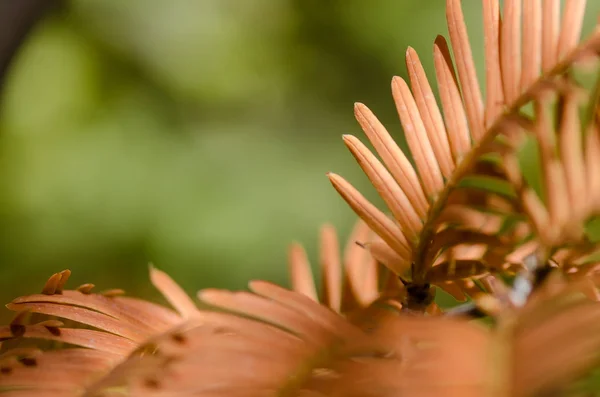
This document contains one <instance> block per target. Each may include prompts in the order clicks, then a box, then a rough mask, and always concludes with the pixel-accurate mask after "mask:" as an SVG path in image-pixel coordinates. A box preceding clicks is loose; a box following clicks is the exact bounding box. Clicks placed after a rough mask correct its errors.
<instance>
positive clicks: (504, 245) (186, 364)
mask: <svg viewBox="0 0 600 397" xmlns="http://www.w3.org/2000/svg"><path fill="white" fill-rule="evenodd" d="M481 1H482V4H483V20H484V23H483V26H484V35H485V37H484V39H485V40H484V42H485V80H484V81H479V80H478V78H477V75H476V71H475V66H474V65H475V61H474V60H473V58H472V56H471V47H470V43H469V39H468V35H467V28H466V26H465V24H464V19H463V14H462V8H461V2H460V0H447V2H446V3H447V7H446V18H447V22H448V31H449V42H447V41H446V39H445V38H444V37H442V36H438V37H437V38H436V39H435V42H434V46H433V58H434V65H435V78H436V81H435V84H434V82H431V81H429V80H428V79H427V77H426V74H425V71H424V70H423V67H422V65H421V63H420V61H419V56H418V55H417V53H416V52H415V51H414V50H413V49H412V48H409V49H408V50H407V52H406V66H407V69H408V76H409V78H408V81H405V80H404V79H402V78H400V77H394V78H393V79H392V96H393V100H394V102H395V104H396V108H397V110H398V115H399V117H400V121H401V123H402V126H403V129H404V133H405V136H406V140H407V143H408V147H409V149H410V153H404V152H403V151H402V150H401V149H400V148H399V146H398V145H397V144H396V143H395V141H394V139H393V138H392V137H391V136H390V134H389V133H388V131H387V130H386V129H385V127H384V126H383V125H382V124H381V123H380V122H379V121H378V119H377V118H376V116H375V115H374V114H373V113H372V112H371V111H370V110H369V109H368V108H367V106H365V105H363V104H360V103H357V104H355V107H354V113H355V116H356V119H357V120H358V123H359V124H360V126H361V127H362V129H363V131H364V133H365V135H366V138H367V139H368V141H369V142H370V144H371V145H372V147H373V148H374V151H372V150H370V149H369V148H368V147H367V146H366V145H365V143H363V142H362V141H361V139H359V138H357V137H355V136H352V135H346V136H344V137H343V141H344V143H345V144H346V146H347V147H348V149H349V150H350V152H351V153H352V155H353V156H354V157H355V159H356V161H357V162H358V165H359V166H360V167H361V168H362V169H363V171H364V172H365V174H366V175H367V176H368V178H369V179H370V181H371V182H372V184H373V187H374V188H375V189H376V190H377V192H378V193H379V195H380V196H381V198H382V199H383V202H384V203H385V205H386V207H387V208H385V209H380V208H377V207H376V206H375V205H373V204H372V203H370V202H369V201H368V200H366V199H365V198H364V196H363V195H362V194H361V193H360V192H359V191H358V190H356V189H355V188H354V187H353V186H352V185H351V184H350V183H349V182H348V181H346V180H345V179H344V178H343V177H341V176H339V175H337V174H334V173H330V174H328V176H329V179H330V180H331V183H332V184H333V186H334V188H335V189H336V190H337V191H338V192H339V193H340V195H341V196H342V198H343V199H344V200H345V201H346V202H347V203H348V205H349V206H350V207H351V208H352V210H354V212H356V214H357V215H358V217H359V218H360V219H359V221H358V222H357V224H356V226H355V229H354V230H353V232H352V234H351V236H350V238H349V240H348V242H347V244H346V245H345V248H344V249H341V247H340V243H339V241H338V237H337V233H336V231H335V229H334V228H333V227H332V226H330V225H326V226H324V227H323V228H322V229H321V234H320V239H321V255H320V267H319V269H320V272H321V275H320V279H321V286H317V285H316V284H315V281H314V278H313V274H312V267H311V265H310V263H309V261H308V258H307V255H306V253H305V251H304V249H303V248H302V246H301V245H299V244H297V243H294V244H293V245H292V246H291V247H290V250H289V269H290V276H291V284H292V289H291V290H290V289H286V288H283V287H280V286H276V285H273V284H271V283H268V282H264V281H253V282H251V283H250V284H249V291H240V292H232V291H227V290H217V289H207V290H202V291H200V292H199V293H198V298H199V300H200V301H201V302H203V303H204V304H203V305H202V306H201V307H198V306H197V305H196V304H195V302H194V301H193V300H192V299H191V298H190V297H189V296H188V295H187V294H186V293H185V292H184V291H182V290H181V288H180V287H179V286H178V285H177V284H176V283H175V282H174V281H173V280H171V279H170V278H169V277H168V276H167V275H166V274H165V273H163V272H161V271H160V270H157V269H155V268H151V269H150V278H151V281H152V283H153V284H154V286H155V287H156V288H157V289H159V290H160V292H161V293H162V294H163V295H164V296H165V298H166V299H167V300H168V302H169V303H170V306H171V308H167V307H164V306H161V305H157V304H154V303H151V302H147V301H144V300H140V299H135V298H130V297H126V296H124V295H123V291H121V290H109V291H104V292H101V293H95V292H93V287H94V286H93V285H92V284H85V285H82V286H80V287H78V288H76V289H75V290H68V289H65V286H66V283H67V280H68V278H69V275H70V272H69V271H68V270H65V271H62V272H60V273H56V274H54V275H53V276H52V277H50V279H49V280H48V282H47V283H46V284H45V286H44V288H43V290H42V292H41V294H35V295H29V296H24V297H20V298H17V299H15V300H13V301H12V302H11V303H9V304H8V305H7V307H8V309H9V310H12V311H14V312H15V317H14V320H13V321H12V322H11V324H8V325H6V326H4V327H0V340H1V341H2V342H1V343H2V346H1V349H0V396H7V397H8V396H15V397H16V396H49V397H55V396H56V397H59V396H60V397H63V396H65V397H67V396H96V397H99V396H104V397H108V396H156V397H158V396H160V397H167V396H240V397H241V396H315V397H316V396H340V397H341V396H417V397H418V396H433V395H440V396H473V397H479V396H498V397H501V396H517V397H521V396H522V397H527V396H559V395H573V396H584V395H590V394H585V393H589V390H586V387H587V386H586V376H588V375H589V374H590V373H592V372H593V371H594V370H595V369H597V368H598V367H600V305H599V303H598V301H599V297H600V295H599V294H598V284H599V283H600V272H599V271H598V269H600V255H599V253H600V249H599V246H598V244H597V243H596V242H595V241H594V240H593V239H592V238H591V237H590V235H589V222H590V221H591V220H593V219H594V218H595V217H596V216H598V215H600V104H599V103H600V102H599V101H600V75H599V74H598V72H599V71H600V68H599V60H598V57H599V56H600V28H598V27H596V28H595V29H594V31H593V32H592V34H591V35H590V36H589V37H587V38H584V39H582V40H580V36H581V28H582V23H583V17H584V14H585V6H586V3H585V1H583V0H566V1H565V2H563V3H561V2H560V1H559V0H525V1H520V0H505V1H504V2H503V4H502V9H501V5H500V3H499V1H497V0H481ZM465 3H466V2H465ZM588 77H591V78H592V79H594V80H596V83H595V85H594V86H593V87H588V86H589V85H590V84H587V85H586V84H584V83H583V82H584V81H587V80H589V79H587V78H588ZM436 86H437V94H438V97H439V103H438V101H437V100H436V95H435V93H434V89H433V87H436ZM527 147H529V148H531V147H535V148H536V149H537V150H536V151H529V155H530V156H531V155H536V156H538V160H539V161H538V162H539V165H540V167H539V176H540V181H541V182H540V183H539V184H536V183H534V181H532V180H531V177H528V176H527V175H526V174H525V173H524V168H523V166H522V162H521V160H520V159H521V157H522V154H523V150H524V148H527ZM532 153H534V154H532ZM413 164H414V166H413ZM537 185H539V186H541V188H536V186H537ZM438 289H441V290H443V291H445V292H447V293H449V294H450V295H452V296H453V297H454V298H455V299H456V300H457V301H459V302H465V303H462V304H459V305H458V306H455V307H453V308H450V309H443V308H440V307H439V306H438V305H437V304H436V300H435V293H436V291H437V290H438Z"/></svg>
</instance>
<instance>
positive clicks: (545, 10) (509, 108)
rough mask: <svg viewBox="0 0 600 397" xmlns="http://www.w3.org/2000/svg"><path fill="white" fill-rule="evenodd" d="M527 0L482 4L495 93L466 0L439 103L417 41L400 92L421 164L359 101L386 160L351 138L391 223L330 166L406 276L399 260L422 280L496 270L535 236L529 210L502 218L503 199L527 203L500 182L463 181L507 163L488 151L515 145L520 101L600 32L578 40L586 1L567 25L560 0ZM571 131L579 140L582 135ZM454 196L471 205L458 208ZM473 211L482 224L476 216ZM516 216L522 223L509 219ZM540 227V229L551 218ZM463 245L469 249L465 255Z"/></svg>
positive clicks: (441, 74)
mask: <svg viewBox="0 0 600 397" xmlns="http://www.w3.org/2000/svg"><path fill="white" fill-rule="evenodd" d="M525 3H526V4H525V6H524V7H523V5H522V3H521V2H520V1H513V0H507V1H505V2H504V9H503V10H502V11H503V16H501V12H500V5H499V2H497V1H483V17H484V35H485V49H486V52H485V65H486V68H485V70H486V78H485V85H486V94H485V99H484V98H483V95H482V93H481V90H480V87H479V82H478V80H477V76H476V72H475V66H474V60H473V58H472V56H471V48H470V44H469V40H468V37H467V29H466V26H465V24H464V19H463V14H462V8H461V2H460V0H448V1H447V3H446V5H447V11H446V18H447V22H448V30H449V33H450V42H451V44H452V50H450V49H449V47H448V45H447V43H446V41H445V39H444V38H443V37H441V36H438V38H437V39H436V40H435V44H434V61H435V72H436V77H437V82H438V88H439V94H440V100H441V108H440V107H438V105H437V104H436V101H435V100H434V95H433V91H432V89H431V85H430V83H429V82H428V81H427V79H426V76H425V73H424V71H423V67H422V65H421V63H420V61H419V58H418V56H417V54H416V52H415V51H414V50H413V49H412V48H409V49H408V50H407V54H406V63H407V69H408V73H409V80H410V87H409V84H408V83H407V82H406V81H404V79H402V78H400V77H394V78H393V80H392V94H393V97H394V101H395V103H396V109H397V111H398V114H399V116H400V121H401V123H402V126H403V129H404V133H405V136H406V140H407V142H408V146H409V148H410V152H411V154H412V157H413V159H414V162H415V167H414V168H413V167H412V165H411V163H410V161H409V160H408V158H407V156H406V155H405V154H404V153H403V152H402V151H401V149H400V148H399V147H398V145H397V144H396V143H395V142H394V140H393V139H392V138H391V136H390V134H389V133H388V132H387V131H386V129H385V127H384V126H383V125H382V124H381V123H380V122H379V121H378V120H377V118H376V117H375V116H374V115H373V113H372V112H371V111H370V110H369V109H368V108H367V107H366V106H365V105H362V104H356V105H355V115H356V118H357V120H358V122H359V124H360V125H361V127H362V129H363V131H364V132H365V134H366V135H367V138H368V139H369V141H370V142H371V144H372V145H373V147H374V148H375V150H376V152H377V154H378V155H379V156H380V158H381V162H380V161H379V160H378V159H377V158H376V157H375V156H374V155H373V154H372V153H371V152H370V151H369V150H368V149H367V148H366V146H364V145H363V144H362V143H361V142H360V141H359V140H358V139H357V138H355V137H353V136H348V135H346V136H344V142H345V143H346V146H348V148H349V149H350V151H351V152H352V154H353V155H354V157H355V158H356V160H357V161H358V163H359V165H360V166H361V168H362V169H363V171H364V172H365V173H366V174H367V176H368V177H369V179H370V180H371V182H372V183H373V185H374V187H375V188H376V189H377V191H378V193H379V195H380V196H381V197H382V198H383V200H384V201H385V203H386V205H387V207H388V209H389V210H390V212H391V214H392V216H393V220H392V219H390V218H388V217H387V216H386V215H385V214H384V213H383V212H381V211H380V210H379V209H377V208H376V207H375V206H373V205H372V204H371V203H369V202H368V201H367V200H366V199H365V198H364V197H363V196H362V195H361V194H360V193H359V192H358V191H357V190H356V189H354V188H353V187H352V185H351V184H349V183H348V182H347V181H346V180H344V179H343V178H342V177H341V176H339V175H336V174H333V173H330V174H329V179H330V180H331V182H332V184H333V186H334V187H335V189H336V190H337V191H338V192H339V193H340V194H341V196H342V197H343V198H344V199H345V200H346V202H347V203H348V204H349V205H350V206H351V207H352V209H353V210H354V211H355V212H356V213H357V214H358V215H359V216H360V217H361V218H362V219H363V220H364V221H365V222H366V223H367V224H368V225H369V227H370V228H371V229H372V230H373V231H374V232H375V233H377V234H378V235H379V236H380V238H381V239H382V240H383V241H385V243H386V244H387V245H388V246H389V248H390V250H393V252H394V253H395V258H396V261H401V262H402V263H403V264H404V266H400V267H399V266H398V265H397V264H394V266H390V265H389V264H388V266H389V267H390V269H392V270H393V271H396V272H397V273H399V272H398V268H407V267H410V273H409V275H408V277H409V278H410V279H411V282H412V283H414V284H416V285H422V286H426V285H428V284H430V283H433V282H437V283H443V282H445V281H454V280H456V279H460V280H464V279H468V278H472V277H485V275H486V274H489V271H492V272H496V271H500V270H506V267H507V266H508V267H510V264H509V263H507V262H506V261H505V260H504V257H505V256H506V255H508V254H509V253H510V252H511V250H512V249H514V248H515V247H516V246H518V245H519V244H521V243H522V242H523V238H524V236H526V235H528V234H529V233H528V226H527V224H526V223H524V222H523V220H522V219H521V220H519V218H516V219H515V218H511V217H508V216H503V217H500V218H498V216H497V213H498V209H499V208H498V204H499V203H502V204H501V208H502V207H504V208H506V206H507V205H508V208H509V210H510V211H509V212H520V211H522V209H521V208H520V202H519V201H518V200H514V198H513V197H511V195H510V194H509V195H508V197H505V195H503V194H500V193H498V192H495V191H493V190H490V189H483V191H481V192H478V193H470V190H473V188H474V187H476V186H473V185H469V186H468V191H467V192H464V191H462V190H463V188H464V187H465V185H464V182H466V180H467V179H468V178H469V177H473V176H482V177H486V178H489V176H490V175H489V171H490V167H489V166H490V165H491V166H492V169H497V166H496V165H494V163H493V162H492V163H490V162H489V161H483V162H482V160H486V158H485V156H484V155H486V154H488V153H492V154H493V153H497V152H498V151H500V152H501V151H502V150H505V149H504V146H503V145H502V142H503V141H502V139H500V138H499V137H498V136H499V135H500V134H501V133H503V132H507V126H515V125H519V123H520V122H521V121H522V120H521V116H520V112H521V109H522V107H523V106H524V105H526V104H528V103H530V102H532V101H533V102H534V103H537V102H538V99H539V94H540V92H541V91H542V90H544V89H545V88H547V87H548V85H549V84H553V83H554V82H555V81H556V80H557V79H559V78H560V77H561V76H563V75H564V74H565V73H567V72H568V71H569V70H570V68H571V67H572V65H574V64H575V63H576V62H578V61H580V60H583V59H586V58H588V57H589V56H595V54H597V53H598V49H599V47H598V46H599V45H600V30H598V29H596V30H594V32H593V33H592V35H591V36H590V37H589V38H588V39H586V40H585V41H583V42H582V43H578V39H579V35H580V32H581V26H582V21H583V10H584V8H585V2H584V1H573V2H567V5H566V7H565V10H564V12H563V15H562V20H561V23H560V26H559V25H558V24H557V18H558V13H559V11H560V8H558V5H557V4H558V2H553V1H545V2H540V1H533V0H532V1H530V2H525ZM542 3H543V4H542ZM452 55H453V56H454V59H455V66H454V64H453V62H452V60H451V59H452ZM411 88H412V90H411ZM484 104H485V105H484ZM442 114H443V116H442ZM573 117H574V116H573ZM511 128H512V127H511ZM573 134H574V133H573ZM573 134H571V135H570V136H572V138H570V139H571V141H572V140H573V139H575V137H574V135H573ZM569 144H570V143H569ZM589 150H592V151H593V150H594V148H593V147H592V148H590V149H589ZM571 157H572V156H571ZM588 158H589V156H588ZM590 161H591V159H590ZM486 164H487V165H486ZM569 164H570V165H569V166H570V167H572V168H573V171H571V172H575V169H581V167H582V164H581V160H579V162H577V161H571V162H570V163H569ZM482 167H483V169H482ZM595 168H596V167H594V171H593V172H595ZM480 170H485V171H486V172H483V173H480ZM590 172H592V171H590ZM492 182H495V183H498V182H499V183H500V185H501V186H503V187H505V188H508V189H509V190H510V186H509V185H508V184H507V183H506V180H502V178H492ZM572 183H574V184H575V185H572V186H571V191H572V193H573V194H576V193H575V192H576V191H577V189H579V188H580V186H581V183H580V182H576V181H573V182H572ZM482 196H483V197H484V199H483V200H482V199H481V197H482ZM518 198H519V199H521V200H524V202H525V203H529V202H530V201H532V200H533V199H531V198H530V196H528V195H525V196H522V195H521V196H519V197H518ZM455 202H459V203H460V204H463V205H464V206H467V207H468V208H465V207H464V206H463V207H460V206H455V205H453V203H455ZM525 205H526V206H530V204H525ZM449 215H453V216H454V217H455V218H454V222H452V221H450V220H448V219H447V218H446V217H448V216H449ZM504 215H506V214H505V213H504ZM461 218H463V219H461ZM474 219H477V221H478V223H473V222H469V220H474ZM463 220H466V221H467V222H463ZM456 221H458V222H456ZM507 222H508V223H512V225H510V226H512V227H506V225H507ZM492 224H493V225H494V226H491V225H492ZM477 225H479V226H480V227H477ZM537 226H539V227H537V228H536V231H538V232H539V231H540V227H541V225H537ZM461 233H468V234H469V235H468V238H461V237H460V236H461ZM456 247H459V248H461V249H459V250H458V251H459V252H461V253H465V252H466V253H469V254H468V255H466V256H465V257H461V256H458V254H455V248H456ZM443 253H445V254H446V256H447V260H445V261H442V260H439V258H440V256H441V255H442V254H443ZM475 253H478V255H476V254H475ZM503 267H504V269H503ZM400 275H402V274H400ZM403 276H405V277H406V276H407V275H405V274H404V275H403Z"/></svg>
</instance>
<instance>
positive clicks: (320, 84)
mask: <svg viewBox="0 0 600 397" xmlns="http://www.w3.org/2000/svg"><path fill="white" fill-rule="evenodd" d="M464 3H465V4H468V6H466V7H465V17H466V19H467V21H468V22H467V23H468V26H469V34H470V37H471V39H472V43H473V53H474V56H475V58H476V59H477V60H479V61H480V62H478V67H479V72H480V75H481V71H482V70H481V67H482V62H481V61H482V60H483V37H482V26H481V20H480V19H481V8H480V7H481V5H480V2H477V1H465V2H464ZM590 3H592V4H589V5H588V8H589V12H588V14H587V15H588V16H587V23H586V30H585V31H586V32H589V31H590V29H591V27H592V24H593V22H594V21H595V16H596V15H597V12H598V10H600V2H590ZM444 7H445V1H444V0H429V1H421V0H403V1H391V0H374V1H370V2H366V1H362V0H344V1H341V0H330V1H321V0H276V1H274V0H175V1H170V2H169V1H164V0H127V1H122V0H73V1H69V2H66V3H65V5H64V7H62V8H60V9H58V10H57V11H55V12H52V13H50V14H48V15H47V16H45V17H44V18H43V19H42V20H41V21H40V22H39V23H38V24H37V25H36V26H35V28H34V29H33V31H32V32H31V34H30V35H29V36H28V37H27V39H26V41H25V42H24V43H23V45H22V46H21V48H20V50H19V52H18V53H17V56H16V58H15V59H14V62H13V63H12V64H11V67H10V69H9V70H8V73H7V75H6V76H5V84H4V87H3V90H2V92H1V97H0V189H1V194H0V280H2V288H0V301H2V302H7V301H9V300H10V299H12V298H13V297H14V296H16V295H18V294H25V293H31V292H37V291H38V290H40V289H41V287H42V285H43V283H44V282H45V279H46V278H47V277H48V276H49V275H50V274H52V273H53V272H55V271H60V270H62V269H64V268H70V269H71V270H72V271H73V281H72V282H70V285H72V286H75V285H77V284H78V283H83V282H93V283H95V284H97V285H98V286H99V288H113V287H121V288H125V289H127V290H128V291H129V292H130V293H134V294H141V295H143V296H149V295H152V292H151V291H152V290H151V287H150V286H149V282H148V277H147V269H148V268H147V266H148V263H149V262H153V263H154V264H156V266H158V267H159V268H161V269H163V270H165V271H167V272H168V273H169V274H171V275H172V276H173V277H174V279H175V280H177V281H178V282H179V283H181V285H182V286H183V287H184V288H185V289H186V290H187V291H189V292H190V293H193V292H194V291H195V290H197V289H199V288H203V287H208V286H212V287H229V288H244V287H245V284H246V282H247V281H248V280H249V279H252V278H261V279H268V280H274V281H278V282H283V283H286V282H287V277H286V271H287V266H286V248H287V245H288V244H289V243H290V242H291V241H292V240H298V241H300V242H302V243H304V244H305V245H306V247H307V249H308V251H309V253H310V255H311V258H312V259H313V260H314V262H316V258H317V255H316V250H317V231H318V228H319V226H320V224H322V223H323V222H332V223H333V224H334V225H336V226H337V227H338V228H339V230H340V233H341V235H342V236H343V237H345V236H346V235H347V233H348V231H349V228H350V227H351V225H352V223H353V222H354V219H355V218H354V216H353V213H352V212H351V210H350V209H349V208H348V207H347V206H346V205H345V204H344V203H343V201H342V200H341V199H340V198H339V197H338V195H337V193H336V192H335V191H334V190H333V188H332V187H331V186H330V184H329V182H328V180H327V178H326V177H325V173H326V172H327V171H335V172H337V173H340V174H342V175H344V176H345V177H347V178H348V179H349V180H350V181H352V182H353V183H355V184H356V186H357V187H358V188H360V189H361V190H363V191H364V192H365V194H366V196H367V197H369V198H374V197H375V195H374V192H373V189H372V188H370V187H369V185H368V183H367V180H366V178H365V177H364V176H362V173H361V172H360V169H359V167H358V166H357V165H356V164H355V162H354V160H353V159H352V156H351V155H350V154H349V153H348V152H347V150H346V149H345V147H344V145H343V143H342V141H341V135H342V134H345V133H352V134H357V135H358V136H360V137H362V134H361V132H360V129H359V127H358V125H357V124H356V122H355V121H354V118H353V115H352V112H353V110H352V105H353V102H355V101H360V102H364V103H365V104H367V105H368V106H369V107H370V108H371V109H372V110H373V111H374V112H375V113H376V114H377V115H378V116H379V117H380V119H381V120H382V121H383V122H384V123H385V124H386V125H387V126H388V127H389V129H390V131H391V132H392V133H393V134H395V136H397V137H398V139H399V140H401V128H400V123H399V121H398V118H397V116H396V114H395V110H394V105H393V102H392V99H391V94H390V88H389V83H390V81H391V77H392V76H393V75H405V66H404V52H405V50H406V47H407V46H408V45H409V44H410V45H411V46H413V47H414V48H415V49H416V50H417V51H418V52H419V54H420V56H421V60H422V62H423V63H424V64H425V67H426V69H427V70H428V73H429V75H430V77H433V73H432V56H431V54H432V45H433V40H434V38H435V36H436V34H443V35H447V29H446V24H445V14H444ZM584 34H585V33H584ZM434 80H435V79H433V81H434ZM315 264H316V263H315ZM4 315H7V313H6V311H2V315H0V316H4Z"/></svg>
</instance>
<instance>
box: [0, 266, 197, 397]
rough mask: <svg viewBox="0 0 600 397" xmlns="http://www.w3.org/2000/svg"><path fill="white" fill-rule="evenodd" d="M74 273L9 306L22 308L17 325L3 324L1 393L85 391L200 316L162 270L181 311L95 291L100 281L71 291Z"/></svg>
mask: <svg viewBox="0 0 600 397" xmlns="http://www.w3.org/2000/svg"><path fill="white" fill-rule="evenodd" d="M69 275H70V271H68V270H66V271H63V272H60V273H56V274H54V275H53V276H52V277H50V279H49V280H48V282H47V283H46V284H45V286H44V288H43V290H42V293H41V294H36V295H29V296H23V297H20V298H17V299H15V300H13V301H12V302H11V303H9V304H8V305H7V307H8V309H10V310H12V311H15V312H17V314H16V316H15V319H14V320H13V322H12V323H11V324H10V325H8V326H3V327H0V340H1V341H3V342H2V346H1V350H0V394H1V395H3V396H5V395H6V396H13V395H14V396H26V395H44V396H46V395H48V396H50V395H52V396H79V395H82V393H83V391H84V390H85V388H87V387H90V386H91V385H92V384H93V383H94V382H96V381H97V380H98V379H100V378H102V377H103V376H105V375H106V374H107V373H109V372H110V371H111V370H112V369H113V368H114V367H116V366H117V365H118V364H120V363H121V362H122V361H123V360H124V359H125V358H127V357H128V356H129V355H130V354H131V353H132V352H134V351H136V349H138V348H139V346H140V345H142V344H143V343H145V342H147V341H148V340H149V339H151V338H153V337H155V336H156V335H160V334H163V333H164V332H166V331H168V330H172V329H174V328H176V327H178V326H180V325H181V324H184V323H186V322H187V321H190V320H191V319H196V318H198V317H199V314H200V312H199V311H198V310H197V309H196V307H195V305H194V304H193V302H192V301H191V299H190V298H189V297H187V296H186V295H185V293H184V292H183V291H182V290H181V289H180V288H179V287H178V286H177V285H176V284H175V283H174V282H173V281H172V280H171V279H170V278H169V277H168V276H167V275H166V274H165V273H163V272H161V271H159V270H156V269H154V268H152V269H151V279H152V282H153V284H154V285H155V286H156V287H157V288H158V289H159V290H160V291H161V292H162V293H163V294H164V296H165V297H166V298H167V300H169V301H170V302H171V303H172V304H173V306H174V307H175V308H176V309H177V310H178V312H175V311H173V310H171V309H168V308H166V307H163V306H160V305H157V304H154V303H151V302H148V301H144V300H141V299H135V298H130V297H126V296H122V294H123V291H121V290H109V291H105V292H102V293H93V292H92V289H93V287H94V286H93V285H92V284H84V285H82V286H80V287H79V288H77V289H75V290H63V288H64V285H65V283H66V282H67V280H68V278H69ZM28 346H31V347H29V348H25V347H28ZM24 348H25V349H24ZM44 350H48V351H44Z"/></svg>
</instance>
